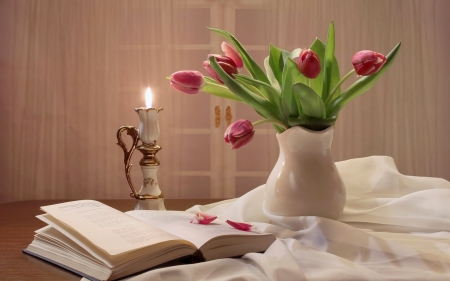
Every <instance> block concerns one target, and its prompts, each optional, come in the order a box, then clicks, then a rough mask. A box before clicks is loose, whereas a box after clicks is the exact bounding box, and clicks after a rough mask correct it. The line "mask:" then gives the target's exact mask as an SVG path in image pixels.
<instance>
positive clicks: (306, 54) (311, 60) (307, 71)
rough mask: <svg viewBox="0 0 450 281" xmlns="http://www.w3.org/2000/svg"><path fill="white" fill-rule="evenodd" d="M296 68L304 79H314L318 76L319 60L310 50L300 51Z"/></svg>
mask: <svg viewBox="0 0 450 281" xmlns="http://www.w3.org/2000/svg"><path fill="white" fill-rule="evenodd" d="M297 66H298V70H300V72H301V73H302V74H303V75H304V76H305V77H306V78H310V79H314V78H316V77H317V76H319V74H320V59H319V57H318V56H317V55H316V53H314V51H313V50H311V49H308V50H302V51H301V53H300V55H299V56H298V61H297Z"/></svg>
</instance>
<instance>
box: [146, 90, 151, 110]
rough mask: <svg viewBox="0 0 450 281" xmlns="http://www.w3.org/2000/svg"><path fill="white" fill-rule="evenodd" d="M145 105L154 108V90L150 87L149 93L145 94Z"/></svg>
mask: <svg viewBox="0 0 450 281" xmlns="http://www.w3.org/2000/svg"><path fill="white" fill-rule="evenodd" d="M145 104H146V106H147V108H151V107H152V90H150V87H148V88H147V91H146V92H145Z"/></svg>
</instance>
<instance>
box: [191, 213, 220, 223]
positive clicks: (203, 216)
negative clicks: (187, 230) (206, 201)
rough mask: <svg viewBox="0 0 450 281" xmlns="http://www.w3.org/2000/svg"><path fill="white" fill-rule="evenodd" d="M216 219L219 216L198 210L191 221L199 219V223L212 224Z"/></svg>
mask: <svg viewBox="0 0 450 281" xmlns="http://www.w3.org/2000/svg"><path fill="white" fill-rule="evenodd" d="M215 219H217V216H213V215H210V214H207V213H202V212H198V213H197V214H195V216H194V217H193V218H192V219H191V223H193V222H195V221H197V223H199V224H210V223H211V222H213V221H214V220H215Z"/></svg>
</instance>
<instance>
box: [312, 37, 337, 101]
mask: <svg viewBox="0 0 450 281" xmlns="http://www.w3.org/2000/svg"><path fill="white" fill-rule="evenodd" d="M310 49H311V50H313V51H314V53H316V55H317V56H318V57H319V59H320V64H321V66H322V68H323V65H324V61H325V43H323V42H322V41H321V40H320V39H319V38H316V40H315V41H314V43H313V44H312V45H311V47H310ZM323 77H324V70H323V69H322V71H321V72H320V73H319V76H317V77H316V78H314V79H311V84H310V86H311V88H313V90H314V91H315V92H316V93H317V94H318V95H319V96H323V91H322V90H323ZM339 80H340V73H339V64H338V61H337V59H336V57H335V56H333V63H332V68H331V85H330V92H331V90H333V89H334V87H336V85H337V84H338V83H339ZM339 94H340V89H337V90H336V92H335V94H334V95H335V96H339ZM322 100H324V99H323V97H322Z"/></svg>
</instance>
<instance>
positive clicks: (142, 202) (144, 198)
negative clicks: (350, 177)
mask: <svg viewBox="0 0 450 281" xmlns="http://www.w3.org/2000/svg"><path fill="white" fill-rule="evenodd" d="M134 110H135V111H136V112H137V114H138V115H139V119H140V123H139V130H137V129H136V128H135V127H133V126H122V127H120V129H119V130H118V131H117V144H118V145H119V146H120V147H121V148H122V149H123V152H124V164H125V176H126V178H127V181H128V184H129V186H130V188H131V193H130V196H131V197H132V198H135V199H136V207H135V210H165V209H166V208H165V207H164V196H163V194H162V192H161V189H160V188H159V184H158V179H157V172H158V168H159V163H160V162H159V160H158V159H157V158H156V153H157V152H158V151H159V150H160V149H161V147H160V146H159V145H157V144H156V140H157V139H158V136H159V124H158V113H159V112H160V111H161V110H162V108H159V109H156V108H153V107H152V108H145V107H141V108H135V109H134ZM123 131H126V132H127V134H128V135H129V136H131V138H132V139H133V144H132V146H131V148H130V150H128V148H127V146H126V145H125V143H124V142H123V140H122V132H123ZM139 141H141V145H139V146H138V142H139ZM135 149H137V150H139V151H140V152H141V153H142V154H143V157H142V159H141V161H139V164H140V165H141V170H142V174H143V177H144V179H143V181H142V185H141V188H140V189H139V191H136V189H135V188H134V186H133V183H132V181H131V177H130V170H131V167H132V166H133V164H131V163H130V161H131V156H132V155H133V152H134V150H135Z"/></svg>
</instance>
